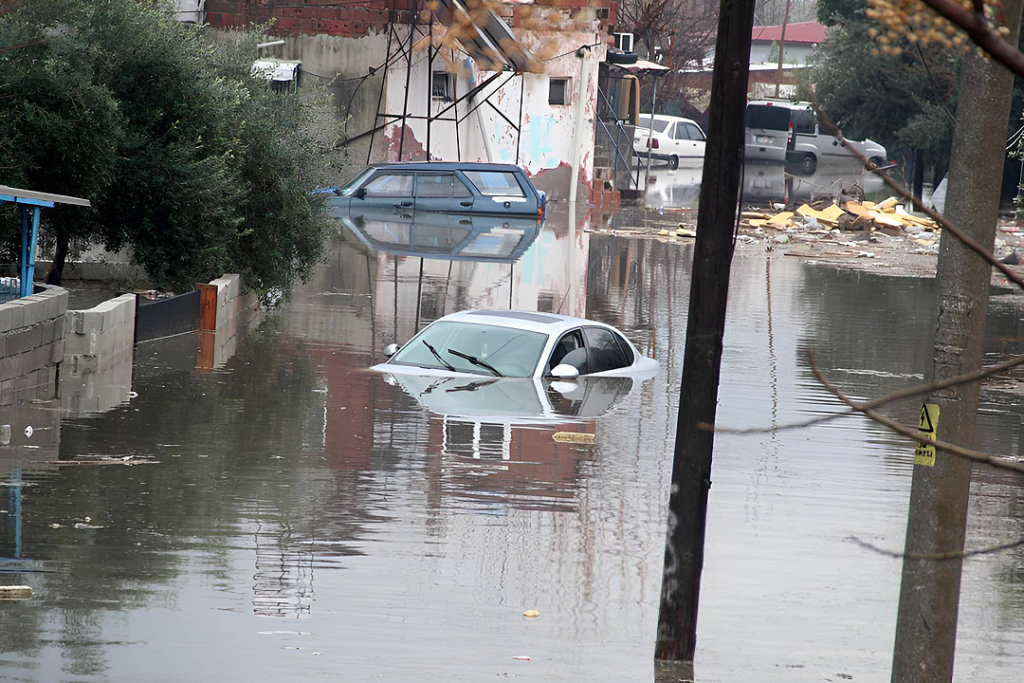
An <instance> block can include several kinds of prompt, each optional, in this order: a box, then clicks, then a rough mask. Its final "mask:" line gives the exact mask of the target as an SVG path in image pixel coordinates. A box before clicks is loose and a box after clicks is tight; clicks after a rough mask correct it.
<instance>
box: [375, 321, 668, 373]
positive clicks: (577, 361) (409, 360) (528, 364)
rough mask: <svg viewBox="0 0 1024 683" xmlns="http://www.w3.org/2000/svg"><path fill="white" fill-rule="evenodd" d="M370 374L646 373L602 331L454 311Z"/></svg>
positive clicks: (647, 366) (627, 346) (650, 367)
mask: <svg viewBox="0 0 1024 683" xmlns="http://www.w3.org/2000/svg"><path fill="white" fill-rule="evenodd" d="M384 352H385V354H387V355H388V356H390V358H388V360H387V361H386V362H384V363H380V364H378V365H375V366H373V367H372V368H371V370H376V371H378V372H387V373H391V374H413V375H430V376H438V377H451V376H455V377H459V376H484V377H520V378H522V377H534V378H542V377H553V378H557V379H576V378H577V377H579V376H581V375H590V376H609V377H616V376H626V375H631V374H634V373H646V372H652V371H654V370H656V369H657V367H658V362H657V361H655V360H652V359H650V358H646V357H645V356H643V355H642V354H641V353H640V352H639V351H637V350H636V347H634V346H633V345H632V344H631V343H629V341H627V340H626V338H625V337H624V336H623V335H622V333H621V332H619V331H618V330H616V329H615V328H614V327H612V326H610V325H605V324H604V323H599V322H594V321H591V320H583V319H580V318H568V317H566V316H564V315H556V314H554V313H531V312H526V311H462V312H460V313H453V314H451V315H447V316H445V317H443V318H441V319H439V320H436V321H435V322H433V323H431V324H430V325H428V326H427V327H426V328H424V329H423V330H422V331H421V332H420V333H419V334H417V335H416V336H415V337H413V338H412V339H411V340H410V341H408V342H407V343H406V344H405V345H404V346H402V347H401V348H398V346H397V345H395V344H390V345H388V347H387V348H385V350H384Z"/></svg>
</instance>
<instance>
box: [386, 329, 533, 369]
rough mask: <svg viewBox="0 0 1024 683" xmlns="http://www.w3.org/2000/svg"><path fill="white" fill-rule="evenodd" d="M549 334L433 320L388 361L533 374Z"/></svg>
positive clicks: (426, 366)
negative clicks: (433, 321)
mask: <svg viewBox="0 0 1024 683" xmlns="http://www.w3.org/2000/svg"><path fill="white" fill-rule="evenodd" d="M547 341H548V335H546V334H543V333H540V332H528V331H526V330H517V329H515V328H512V327H498V326H497V325H477V324H474V323H461V322H438V323H434V324H433V325H431V326H430V327H428V328H427V329H425V330H424V331H423V332H422V333H420V334H419V335H418V336H417V337H415V338H413V340H412V341H410V342H409V343H408V344H406V345H405V346H404V347H403V348H402V350H401V351H399V352H398V353H397V354H395V355H394V357H393V358H392V359H391V360H389V361H388V363H392V364H396V365H414V366H417V367H421V368H436V369H438V370H449V371H457V372H467V373H472V374H475V375H487V376H489V377H531V376H532V375H533V373H534V371H536V369H537V361H538V360H539V359H540V354H541V351H543V350H544V346H545V345H546V344H547Z"/></svg>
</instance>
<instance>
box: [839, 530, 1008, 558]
mask: <svg viewBox="0 0 1024 683" xmlns="http://www.w3.org/2000/svg"><path fill="white" fill-rule="evenodd" d="M850 540H851V541H853V542H854V543H856V544H857V545H859V546H860V547H862V548H867V549H868V550H870V551H872V552H876V553H878V554H879V555H885V556H886V557H891V558H893V559H897V560H902V559H908V560H939V561H941V560H962V559H964V558H965V557H974V556H976V555H990V554H992V553H999V552H1002V551H1004V550H1010V549H1011V548H1019V547H1020V546H1022V545H1024V538H1020V539H1017V540H1016V541H1007V542H1006V543H998V544H996V545H990V546H985V547H984V548H975V549H974V550H952V551H948V552H944V553H898V552H896V551H895V550H886V549H885V548H880V547H878V546H877V545H873V544H871V543H868V542H867V541H863V540H861V539H859V538H857V537H856V536H850Z"/></svg>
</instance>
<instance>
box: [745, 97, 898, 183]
mask: <svg viewBox="0 0 1024 683" xmlns="http://www.w3.org/2000/svg"><path fill="white" fill-rule="evenodd" d="M744 142H745V147H746V149H745V156H746V158H747V159H748V160H750V161H774V162H780V163H781V162H786V163H791V164H799V165H800V167H801V169H803V172H804V173H806V174H807V175H811V174H812V173H814V171H815V169H816V168H817V167H818V162H819V161H821V160H826V161H828V160H836V159H840V158H842V159H844V160H849V159H850V158H852V157H853V152H851V151H850V148H853V149H857V150H858V151H860V152H861V153H862V154H863V155H864V156H866V157H867V158H869V159H871V160H872V161H873V162H875V164H877V165H879V166H884V165H885V164H886V163H888V162H887V161H886V151H885V147H883V146H882V145H880V144H878V143H877V142H873V141H871V140H865V141H863V142H857V141H854V140H847V141H846V142H845V144H840V143H839V140H838V139H836V138H835V137H833V136H831V135H829V134H828V133H825V132H823V131H821V130H820V127H819V126H818V120H817V117H816V116H815V115H814V110H813V109H811V106H810V105H809V104H807V103H806V102H784V101H779V100H754V101H752V102H750V103H749V104H747V112H746V131H745V133H744Z"/></svg>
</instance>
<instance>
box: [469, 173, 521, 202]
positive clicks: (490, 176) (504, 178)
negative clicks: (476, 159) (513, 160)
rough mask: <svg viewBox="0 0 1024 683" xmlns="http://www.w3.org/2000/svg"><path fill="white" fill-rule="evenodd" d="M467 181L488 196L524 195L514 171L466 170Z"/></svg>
mask: <svg viewBox="0 0 1024 683" xmlns="http://www.w3.org/2000/svg"><path fill="white" fill-rule="evenodd" d="M466 177H467V178H469V182H471V183H473V184H474V185H476V189H478V190H480V194H482V195H486V196H489V197H525V196H526V195H525V194H523V188H521V187H519V181H518V180H516V176H515V174H514V173H510V172H507V171H466Z"/></svg>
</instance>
